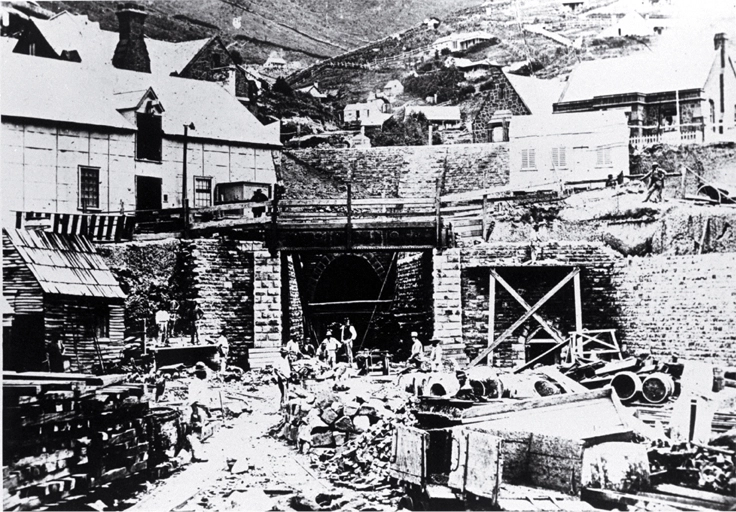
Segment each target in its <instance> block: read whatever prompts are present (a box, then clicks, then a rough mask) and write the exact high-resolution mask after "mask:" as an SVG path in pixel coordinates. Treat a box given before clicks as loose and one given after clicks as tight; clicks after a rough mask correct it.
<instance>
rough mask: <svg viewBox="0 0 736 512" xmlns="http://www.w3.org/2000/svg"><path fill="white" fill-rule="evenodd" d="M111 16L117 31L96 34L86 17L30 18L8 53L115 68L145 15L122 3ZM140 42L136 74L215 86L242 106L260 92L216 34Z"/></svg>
mask: <svg viewBox="0 0 736 512" xmlns="http://www.w3.org/2000/svg"><path fill="white" fill-rule="evenodd" d="M116 14H117V17H118V20H119V23H120V33H117V32H110V31H107V30H102V29H101V28H100V24H99V23H96V22H92V21H90V20H89V18H88V17H87V16H83V15H76V14H71V13H70V12H68V11H64V12H61V13H59V14H57V15H55V16H54V17H52V18H51V19H49V20H39V19H31V20H30V21H29V22H28V23H27V25H26V28H25V29H24V31H23V32H22V34H21V36H20V38H19V39H18V41H17V43H16V44H15V47H14V49H13V51H14V52H15V53H22V54H26V55H34V56H38V57H46V58H52V59H60V60H70V61H73V62H80V63H81V64H82V65H83V66H84V67H87V68H98V69H100V68H102V69H104V68H109V67H112V66H117V67H120V66H118V63H115V62H114V58H113V57H114V56H115V54H116V50H118V48H119V47H120V50H119V55H124V52H123V51H124V50H125V49H126V48H128V47H129V48H133V45H130V44H128V41H131V39H130V38H129V35H133V36H134V35H135V34H138V35H142V34H143V32H144V25H145V19H146V11H145V9H144V8H143V7H137V6H132V5H123V6H122V7H121V8H120V9H119V10H118V11H117V13H116ZM134 37H135V36H134ZM142 41H143V43H144V44H143V45H140V46H139V47H136V48H135V51H134V52H133V54H138V55H140V61H139V62H138V64H137V65H136V69H137V70H138V71H142V72H150V73H152V74H157V75H176V76H181V77H183V78H193V79H195V80H206V81H209V82H217V83H219V84H220V85H222V86H223V87H224V88H225V89H226V90H227V91H228V92H229V93H230V94H232V95H233V96H235V97H237V98H238V99H239V100H240V101H241V103H243V104H249V103H252V101H253V100H254V99H255V97H256V96H257V95H258V93H259V92H260V87H261V83H260V82H261V80H260V79H259V77H257V76H255V75H254V74H253V73H252V72H251V71H249V70H248V69H246V68H245V67H244V66H243V65H242V62H240V61H241V59H240V57H239V56H238V55H234V54H233V53H232V52H231V51H230V50H228V49H227V47H226V46H225V44H224V43H223V41H222V39H221V38H220V37H219V36H214V37H211V38H208V39H199V40H195V41H185V42H180V43H172V42H168V41H159V40H157V39H151V38H149V37H143V39H142ZM125 51H127V50H125ZM121 58H122V57H121Z"/></svg>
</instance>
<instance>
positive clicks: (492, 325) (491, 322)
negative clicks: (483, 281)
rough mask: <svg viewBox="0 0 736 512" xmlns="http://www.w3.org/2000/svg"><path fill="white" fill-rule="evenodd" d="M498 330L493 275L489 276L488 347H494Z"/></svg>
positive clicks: (489, 359)
mask: <svg viewBox="0 0 736 512" xmlns="http://www.w3.org/2000/svg"><path fill="white" fill-rule="evenodd" d="M495 330H496V278H495V277H493V274H490V275H489V276H488V343H487V344H486V346H487V347H492V346H493V338H494V335H495ZM491 362H492V359H491V355H489V356H488V364H489V365H490V364H491Z"/></svg>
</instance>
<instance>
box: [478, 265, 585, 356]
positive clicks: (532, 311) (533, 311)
mask: <svg viewBox="0 0 736 512" xmlns="http://www.w3.org/2000/svg"><path fill="white" fill-rule="evenodd" d="M490 272H491V275H492V276H493V277H494V278H495V280H496V281H498V282H499V284H501V286H503V287H504V288H505V289H506V291H508V292H509V293H510V294H511V296H512V297H513V298H515V299H516V301H517V302H518V303H519V304H521V305H522V306H523V307H524V309H526V313H524V314H523V315H521V317H520V318H519V319H518V320H517V321H516V322H514V323H513V324H512V325H511V327H509V328H508V329H506V330H505V331H504V332H503V333H502V334H501V335H500V336H499V337H498V338H496V339H495V341H494V342H493V344H492V345H490V346H489V347H487V348H486V349H484V350H483V351H481V353H480V354H478V355H477V356H476V357H475V359H473V360H472V361H471V362H470V364H469V366H475V365H477V364H478V363H479V362H481V361H482V360H483V358H485V357H486V356H487V355H488V354H490V353H491V352H492V351H493V349H494V348H496V347H497V346H498V345H500V344H501V342H503V341H504V340H506V339H507V338H509V337H510V336H511V335H512V334H513V332H514V331H515V330H516V329H518V328H519V327H520V326H521V325H522V324H523V323H524V322H526V321H527V320H528V319H529V318H530V317H533V318H534V319H535V320H536V321H537V322H539V324H540V325H541V326H542V328H543V329H544V330H545V331H547V332H548V333H549V334H550V336H552V338H553V339H554V340H555V341H557V343H563V342H564V341H565V340H563V339H562V337H561V336H560V335H559V334H558V333H557V332H556V331H555V330H554V329H553V328H552V327H551V326H550V325H549V324H548V323H547V321H546V320H545V319H544V318H542V317H541V316H539V315H538V314H537V310H539V308H541V307H542V306H543V305H544V304H545V303H546V302H547V301H548V300H549V299H551V298H552V297H553V296H554V295H555V294H556V293H557V292H558V291H560V290H561V289H562V287H563V286H565V284H567V283H568V281H570V280H571V279H572V278H573V277H575V276H576V275H577V274H578V273H580V269H579V268H577V267H575V268H574V269H573V271H572V272H570V273H569V274H568V275H567V276H565V278H564V279H563V280H562V281H560V282H559V283H557V285H556V286H555V287H554V288H552V289H551V290H550V291H549V292H547V294H546V295H545V296H544V297H542V298H541V299H539V301H538V302H537V303H536V304H535V305H534V306H530V305H529V303H528V302H527V301H525V300H524V298H523V297H522V296H521V295H519V294H518V292H517V291H516V290H514V289H513V288H512V287H511V285H509V284H508V283H507V282H506V281H505V280H504V279H503V278H502V277H501V276H500V275H498V272H496V271H495V270H494V269H490Z"/></svg>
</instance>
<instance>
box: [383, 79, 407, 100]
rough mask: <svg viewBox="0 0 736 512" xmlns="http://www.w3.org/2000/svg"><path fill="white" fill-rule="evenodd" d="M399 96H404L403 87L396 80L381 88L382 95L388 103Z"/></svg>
mask: <svg viewBox="0 0 736 512" xmlns="http://www.w3.org/2000/svg"><path fill="white" fill-rule="evenodd" d="M401 94H404V85H403V84H402V83H401V82H400V81H398V80H389V81H388V82H386V85H384V86H383V95H384V96H385V97H386V98H387V99H388V100H389V101H394V100H395V99H396V98H397V97H398V96H399V95H401Z"/></svg>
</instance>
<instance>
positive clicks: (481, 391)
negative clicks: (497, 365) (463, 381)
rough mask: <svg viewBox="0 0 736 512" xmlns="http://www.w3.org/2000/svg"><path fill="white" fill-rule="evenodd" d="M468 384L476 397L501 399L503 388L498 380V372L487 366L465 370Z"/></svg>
mask: <svg viewBox="0 0 736 512" xmlns="http://www.w3.org/2000/svg"><path fill="white" fill-rule="evenodd" d="M466 375H467V376H468V384H470V387H471V388H473V393H474V394H475V395H476V396H485V397H488V398H501V396H502V395H503V391H504V386H503V383H502V382H501V380H500V379H499V378H498V372H497V371H496V370H495V369H493V368H489V367H487V366H476V367H473V368H468V369H467V370H466Z"/></svg>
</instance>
